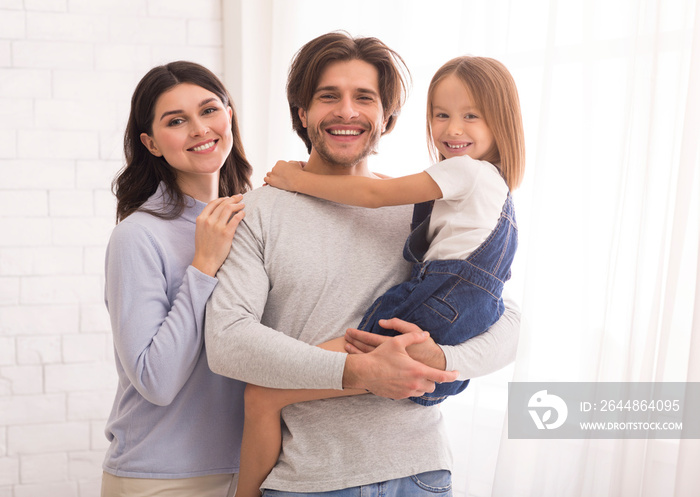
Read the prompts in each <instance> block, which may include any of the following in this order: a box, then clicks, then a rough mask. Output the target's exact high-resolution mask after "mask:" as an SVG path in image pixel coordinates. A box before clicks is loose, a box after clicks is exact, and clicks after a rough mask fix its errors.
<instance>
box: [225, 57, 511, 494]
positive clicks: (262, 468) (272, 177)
mask: <svg viewBox="0 0 700 497" xmlns="http://www.w3.org/2000/svg"><path fill="white" fill-rule="evenodd" d="M427 135H428V142H429V148H430V150H431V155H432V156H433V157H434V158H435V157H436V156H437V157H439V159H440V160H441V162H438V163H437V164H435V165H433V166H431V167H430V168H428V169H427V170H426V171H425V172H422V173H419V174H414V175H410V176H405V177H401V178H393V179H379V178H367V177H361V176H328V175H325V176H324V175H315V174H311V173H308V172H305V171H304V170H303V166H302V165H301V164H300V163H295V162H278V163H277V165H276V166H275V167H274V169H273V170H272V172H270V173H268V175H267V176H266V178H265V181H266V182H267V183H268V184H269V185H271V186H275V187H278V188H282V189H285V190H289V191H295V192H299V193H304V194H307V195H312V196H315V197H320V198H324V199H326V200H330V201H334V202H339V203H344V204H350V205H356V206H363V207H381V206H389V205H400V204H411V203H415V204H419V205H416V208H415V211H414V222H413V226H412V228H413V231H412V233H411V235H410V236H409V238H408V240H407V242H406V246H405V248H404V256H405V258H406V259H407V260H409V261H410V262H413V263H414V267H413V274H412V277H411V279H410V280H409V281H407V282H405V283H403V284H400V285H397V286H396V287H394V288H391V289H390V290H389V291H388V292H387V293H385V294H384V295H383V296H381V297H380V298H379V299H377V301H376V302H375V303H374V304H373V305H372V306H371V307H370V309H369V310H368V311H367V314H366V315H365V317H364V319H363V320H362V322H361V323H360V326H359V327H360V329H363V330H367V331H371V332H373V333H380V334H386V333H387V332H386V330H385V329H384V328H382V327H381V325H382V324H386V323H384V321H382V320H384V319H389V318H393V317H399V318H401V319H404V320H406V321H409V322H411V323H414V324H416V325H418V326H419V327H420V328H421V329H423V330H428V331H430V334H431V337H432V338H433V339H434V340H435V341H436V342H437V343H439V344H444V345H454V344H457V343H461V342H463V341H465V340H467V339H469V338H472V337H473V336H475V335H477V334H479V333H482V332H484V331H486V330H487V329H488V327H489V326H490V325H491V324H493V323H494V322H495V321H496V320H497V319H498V318H499V317H500V315H501V314H502V313H503V308H504V307H503V301H502V299H501V292H502V289H503V284H504V282H505V281H506V280H507V279H508V278H509V277H510V265H511V262H512V260H513V256H514V254H515V250H516V246H517V225H516V222H515V216H514V212H513V202H512V199H511V195H510V191H511V190H513V189H515V188H517V187H518V186H519V184H520V182H521V180H522V176H523V171H524V155H525V154H524V143H523V129H522V120H521V116H520V104H519V100H518V95H517V90H516V87H515V83H514V81H513V78H512V76H511V75H510V73H509V72H508V70H507V69H506V68H505V67H504V66H503V65H502V64H501V63H499V62H498V61H495V60H493V59H488V58H483V57H459V58H456V59H453V60H451V61H449V62H447V63H446V64H445V65H444V66H443V67H441V68H440V69H439V70H438V71H437V73H436V74H435V76H434V77H433V79H432V81H431V83H430V87H429V90H428V105H427ZM433 200H434V201H435V202H434V205H432V201H433ZM431 210H432V213H431ZM342 342H343V339H342V338H341V339H340V343H338V342H336V343H332V342H329V343H327V344H324V345H322V346H323V347H326V348H334V347H335V350H342V349H343V344H342ZM467 383H468V380H465V381H457V382H454V383H449V384H440V385H436V388H435V391H434V392H432V393H430V394H426V395H424V396H422V397H420V398H413V399H412V400H414V401H415V402H417V403H419V404H423V405H433V404H437V403H439V402H442V401H443V400H444V399H445V398H446V397H447V396H449V395H454V394H456V393H458V392H460V391H462V390H463V389H464V388H465V387H466V385H467ZM346 394H350V395H352V394H354V393H350V392H348V393H346ZM315 398H318V394H317V393H314V392H311V393H308V392H304V391H301V392H299V391H297V392H285V391H270V390H269V389H261V388H259V387H251V386H248V387H247V389H246V414H245V416H246V417H245V425H244V438H243V447H242V467H241V475H240V480H239V489H238V491H237V494H236V495H237V497H248V496H251V497H252V496H254V495H259V490H258V489H259V487H260V484H261V483H262V481H263V479H264V477H265V475H266V474H267V473H268V472H269V471H270V470H271V468H272V467H273V466H274V464H275V462H276V460H277V458H278V456H279V450H280V426H279V411H280V409H281V408H282V407H283V406H285V405H288V404H290V403H294V402H301V401H304V400H311V399H315Z"/></svg>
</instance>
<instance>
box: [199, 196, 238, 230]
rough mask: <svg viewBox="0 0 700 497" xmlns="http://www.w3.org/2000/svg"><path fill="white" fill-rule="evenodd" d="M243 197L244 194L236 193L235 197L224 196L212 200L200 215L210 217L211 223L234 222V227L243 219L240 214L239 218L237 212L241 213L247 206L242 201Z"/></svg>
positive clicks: (203, 217) (205, 217) (204, 217)
mask: <svg viewBox="0 0 700 497" xmlns="http://www.w3.org/2000/svg"><path fill="white" fill-rule="evenodd" d="M242 199H243V196H242V195H234V196H233V197H222V198H219V199H215V200H212V201H211V202H209V203H208V204H207V206H206V207H205V208H204V210H202V213H201V214H200V217H201V218H202V219H208V220H209V221H210V224H219V223H222V224H224V225H225V224H229V223H231V222H232V221H233V222H234V224H233V226H231V227H234V228H235V226H237V225H238V222H240V220H241V219H242V217H241V216H239V217H238V218H237V219H235V218H236V215H237V213H241V212H242V211H243V209H244V208H245V204H243V203H242V202H241V200H242Z"/></svg>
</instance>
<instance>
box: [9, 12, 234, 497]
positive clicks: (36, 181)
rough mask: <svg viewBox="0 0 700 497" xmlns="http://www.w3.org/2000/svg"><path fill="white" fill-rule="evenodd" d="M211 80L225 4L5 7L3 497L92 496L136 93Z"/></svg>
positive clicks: (110, 369)
mask: <svg viewBox="0 0 700 497" xmlns="http://www.w3.org/2000/svg"><path fill="white" fill-rule="evenodd" d="M176 59H188V60H194V61H196V62H200V63H202V64H204V65H206V66H207V67H209V68H210V69H212V70H213V71H214V72H216V73H218V74H221V73H222V70H223V66H222V30H221V0H200V1H199V2H196V5H195V4H194V3H192V2H191V1H189V0H0V233H1V235H0V497H46V496H49V495H50V496H52V497H96V496H98V495H99V488H100V477H101V463H102V458H103V457H104V451H105V449H106V447H107V442H106V440H105V437H104V433H103V432H104V425H105V421H106V417H107V415H108V413H109V409H110V408H111V403H112V397H113V393H114V388H115V385H116V373H115V370H114V364H113V351H112V345H111V336H110V330H109V318H108V316H107V313H106V311H105V308H104V304H103V302H102V293H103V274H102V273H103V265H104V249H105V244H106V243H107V240H108V237H109V234H110V232H111V230H112V227H113V225H114V208H115V203H114V198H113V196H112V195H111V193H110V191H109V189H110V182H111V180H112V178H113V176H114V174H115V173H116V172H117V170H118V169H119V168H120V167H121V165H122V157H121V154H122V151H121V139H122V134H123V127H124V124H125V122H126V118H127V114H128V106H129V100H130V97H131V93H132V91H133V88H134V86H135V85H136V82H137V81H138V80H139V79H140V77H141V76H142V75H143V74H145V72H146V71H147V70H148V69H150V68H151V67H153V66H155V65H157V64H161V63H164V62H167V61H170V60H176Z"/></svg>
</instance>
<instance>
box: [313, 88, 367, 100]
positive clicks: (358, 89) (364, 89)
mask: <svg viewBox="0 0 700 497" xmlns="http://www.w3.org/2000/svg"><path fill="white" fill-rule="evenodd" d="M324 91H338V87H337V86H321V87H319V88H316V91H315V92H314V95H316V94H317V93H322V92H324ZM355 91H356V92H357V93H364V94H368V95H374V96H377V97H378V96H379V93H377V92H376V91H375V90H373V89H371V88H357V89H356V90H355Z"/></svg>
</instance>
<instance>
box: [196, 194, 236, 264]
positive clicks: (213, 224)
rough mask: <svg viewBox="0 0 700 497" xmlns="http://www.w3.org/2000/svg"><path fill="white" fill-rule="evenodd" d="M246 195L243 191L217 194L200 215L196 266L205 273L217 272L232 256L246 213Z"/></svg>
mask: <svg viewBox="0 0 700 497" xmlns="http://www.w3.org/2000/svg"><path fill="white" fill-rule="evenodd" d="M242 199H243V196H242V195H234V196H233V197H222V198H217V199H215V200H212V201H211V202H209V203H208V204H207V206H206V207H205V208H204V210H203V211H202V213H201V214H200V215H199V216H197V227H196V228H195V232H194V259H192V266H194V267H195V268H197V269H199V270H200V271H201V272H203V273H204V274H208V275H209V276H216V272H217V271H218V270H219V268H220V267H221V265H222V264H223V263H224V261H225V260H226V257H228V253H229V252H230V251H231V242H232V241H233V235H234V234H235V233H236V228H237V227H238V223H240V222H241V219H243V217H244V216H245V213H244V212H243V207H244V205H243V204H242V203H240V202H241V200H242Z"/></svg>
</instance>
